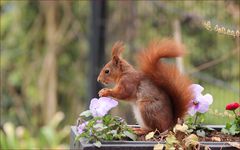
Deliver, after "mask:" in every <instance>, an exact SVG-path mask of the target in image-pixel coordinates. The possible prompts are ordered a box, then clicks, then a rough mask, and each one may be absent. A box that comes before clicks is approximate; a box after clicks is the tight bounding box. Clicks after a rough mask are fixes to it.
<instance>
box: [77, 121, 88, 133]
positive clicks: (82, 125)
mask: <svg viewBox="0 0 240 150" xmlns="http://www.w3.org/2000/svg"><path fill="white" fill-rule="evenodd" d="M87 124H88V122H84V123H82V124H80V125H78V127H77V132H78V134H82V133H83V130H84V128H85V126H86V125H87Z"/></svg>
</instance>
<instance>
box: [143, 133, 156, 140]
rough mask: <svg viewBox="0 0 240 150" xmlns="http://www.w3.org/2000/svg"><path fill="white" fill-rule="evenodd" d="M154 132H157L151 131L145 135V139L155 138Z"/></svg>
mask: <svg viewBox="0 0 240 150" xmlns="http://www.w3.org/2000/svg"><path fill="white" fill-rule="evenodd" d="M154 134H155V132H149V133H148V134H147V135H146V136H145V140H149V139H151V138H153V137H154Z"/></svg>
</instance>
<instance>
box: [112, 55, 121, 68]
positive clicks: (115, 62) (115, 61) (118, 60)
mask: <svg viewBox="0 0 240 150" xmlns="http://www.w3.org/2000/svg"><path fill="white" fill-rule="evenodd" d="M112 63H113V64H114V65H115V66H118V64H119V63H120V59H119V57H118V56H113V57H112Z"/></svg>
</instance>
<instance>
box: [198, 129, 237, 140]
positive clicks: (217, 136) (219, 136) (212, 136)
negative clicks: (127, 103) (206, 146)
mask: <svg viewBox="0 0 240 150" xmlns="http://www.w3.org/2000/svg"><path fill="white" fill-rule="evenodd" d="M199 140H200V141H214V142H223V141H224V142H237V141H240V136H239V135H236V136H232V135H228V134H223V133H222V132H219V131H211V132H207V133H206V137H199Z"/></svg>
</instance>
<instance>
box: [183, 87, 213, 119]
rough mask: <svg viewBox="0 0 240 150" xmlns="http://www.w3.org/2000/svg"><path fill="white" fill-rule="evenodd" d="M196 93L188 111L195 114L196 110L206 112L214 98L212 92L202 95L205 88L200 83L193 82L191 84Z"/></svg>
mask: <svg viewBox="0 0 240 150" xmlns="http://www.w3.org/2000/svg"><path fill="white" fill-rule="evenodd" d="M190 89H191V90H192V92H193V94H194V99H193V100H192V101H191V103H190V108H189V110H188V113H189V114H190V115H191V116H193V115H194V114H195V113H196V112H199V113H205V112H207V111H208V108H209V105H211V104H212V102H213V98H212V95H210V94H205V95H202V91H203V90H204V88H203V87H202V86H200V85H198V84H192V85H191V86H190Z"/></svg>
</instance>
